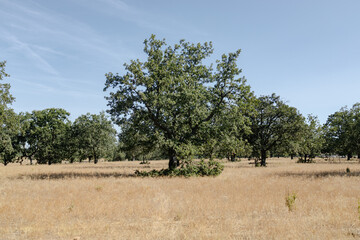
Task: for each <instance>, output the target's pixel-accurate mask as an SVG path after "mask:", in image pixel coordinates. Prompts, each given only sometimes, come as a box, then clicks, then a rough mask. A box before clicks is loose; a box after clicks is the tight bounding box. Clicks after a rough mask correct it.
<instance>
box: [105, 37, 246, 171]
mask: <svg viewBox="0 0 360 240" xmlns="http://www.w3.org/2000/svg"><path fill="white" fill-rule="evenodd" d="M144 44H145V48H144V52H145V53H146V55H147V59H146V60H145V61H144V62H142V61H140V60H138V59H137V60H132V61H130V63H128V64H124V66H125V69H126V73H125V74H123V75H119V74H113V73H108V74H106V83H105V89H104V90H112V91H111V92H110V95H109V96H108V97H107V100H108V106H109V107H110V110H109V113H110V114H111V115H112V118H113V120H115V122H116V123H117V124H119V125H120V127H121V126H123V125H124V124H127V127H129V126H128V124H129V123H131V128H134V129H137V130H138V131H140V132H141V135H145V136H144V139H148V141H150V142H153V143H157V144H159V145H160V146H161V147H162V148H163V149H164V150H166V152H167V153H168V157H169V168H170V169H174V168H176V166H177V165H178V159H177V157H178V156H179V155H182V153H181V151H182V150H183V149H189V146H199V145H201V144H204V143H205V142H206V141H208V140H210V139H204V135H203V134H204V133H205V132H207V131H208V130H207V129H209V128H211V122H212V121H213V120H214V118H215V117H217V116H219V115H220V114H222V112H223V111H224V110H225V109H226V108H227V106H228V105H229V104H234V103H235V102H237V100H238V99H239V98H242V97H243V96H244V95H247V94H249V92H250V89H249V87H248V86H247V85H246V84H245V78H243V77H239V74H240V73H241V70H240V69H239V68H238V67H237V59H238V56H239V54H240V50H238V51H236V52H234V53H229V54H227V55H225V54H224V55H222V57H221V59H220V60H218V61H217V62H216V66H215V69H213V68H212V65H210V66H209V65H206V64H205V63H204V62H205V60H206V59H207V58H208V57H209V56H210V55H211V54H212V53H213V47H212V44H211V43H204V44H200V43H198V44H193V43H189V42H186V41H184V40H181V41H180V42H179V44H175V45H174V46H167V44H166V42H165V40H158V39H156V38H155V36H154V35H152V36H151V37H150V38H149V39H147V40H145V41H144ZM210 137H211V136H210Z"/></svg>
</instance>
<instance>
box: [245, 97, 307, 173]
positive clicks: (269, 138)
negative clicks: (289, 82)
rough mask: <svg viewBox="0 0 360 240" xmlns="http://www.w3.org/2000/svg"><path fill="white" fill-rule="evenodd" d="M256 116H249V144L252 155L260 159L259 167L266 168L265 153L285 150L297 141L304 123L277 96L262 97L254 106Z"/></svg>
mask: <svg viewBox="0 0 360 240" xmlns="http://www.w3.org/2000/svg"><path fill="white" fill-rule="evenodd" d="M255 109H256V112H257V114H256V115H253V116H251V117H250V118H251V122H252V127H251V131H252V134H251V135H250V137H249V142H250V144H251V145H252V146H253V155H254V156H255V157H260V159H261V162H260V165H261V166H266V158H267V153H268V152H269V151H270V150H272V151H276V150H278V149H285V148H286V147H287V146H290V145H291V143H292V142H293V141H297V140H298V139H299V136H300V135H299V134H300V130H301V127H302V123H303V121H304V119H303V117H302V116H301V115H300V114H299V113H298V111H297V110H296V108H294V107H290V106H288V105H286V104H285V103H284V102H283V101H282V100H281V99H280V97H279V96H276V95H275V94H272V95H271V96H262V97H259V98H258V101H257V102H256V104H255Z"/></svg>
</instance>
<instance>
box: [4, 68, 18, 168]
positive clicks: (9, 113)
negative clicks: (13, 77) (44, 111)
mask: <svg viewBox="0 0 360 240" xmlns="http://www.w3.org/2000/svg"><path fill="white" fill-rule="evenodd" d="M5 65H6V61H3V62H0V81H2V80H4V79H5V78H6V77H9V75H8V74H7V73H6V72H5ZM13 101H14V98H13V96H12V95H11V94H10V84H8V83H0V161H2V162H3V164H4V165H5V166H6V165H7V164H8V163H9V162H12V161H13V160H14V159H15V158H16V155H17V152H16V148H14V144H15V143H14V141H13V140H14V136H16V133H17V128H18V118H17V115H16V113H15V112H14V111H13V110H12V109H11V108H9V105H10V104H11V103H12V102H13Z"/></svg>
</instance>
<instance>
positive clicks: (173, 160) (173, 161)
mask: <svg viewBox="0 0 360 240" xmlns="http://www.w3.org/2000/svg"><path fill="white" fill-rule="evenodd" d="M178 162H179V160H178V159H177V157H176V152H175V150H173V149H170V150H169V169H171V170H173V169H175V168H176V167H177V166H178Z"/></svg>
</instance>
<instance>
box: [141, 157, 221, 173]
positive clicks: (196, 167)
mask: <svg viewBox="0 0 360 240" xmlns="http://www.w3.org/2000/svg"><path fill="white" fill-rule="evenodd" d="M223 170H224V165H222V164H221V163H220V162H217V161H213V160H210V161H208V162H205V161H204V160H201V161H200V162H199V163H194V162H193V161H185V162H184V163H183V164H182V165H181V167H180V168H175V169H161V170H155V169H154V170H151V171H139V170H136V171H135V175H137V176H140V177H162V176H169V177H179V176H183V177H192V176H200V177H204V176H218V175H220V173H221V172H222V171H223Z"/></svg>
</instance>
